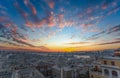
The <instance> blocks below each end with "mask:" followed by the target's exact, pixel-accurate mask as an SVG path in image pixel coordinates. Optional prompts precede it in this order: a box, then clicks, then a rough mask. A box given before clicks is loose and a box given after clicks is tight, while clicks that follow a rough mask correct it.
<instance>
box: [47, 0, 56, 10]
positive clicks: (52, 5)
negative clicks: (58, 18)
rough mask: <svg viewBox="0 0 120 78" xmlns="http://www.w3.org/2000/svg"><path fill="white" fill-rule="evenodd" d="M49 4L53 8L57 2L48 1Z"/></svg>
mask: <svg viewBox="0 0 120 78" xmlns="http://www.w3.org/2000/svg"><path fill="white" fill-rule="evenodd" d="M48 5H49V7H50V8H51V9H53V8H54V6H55V3H54V2H53V1H51V2H48Z"/></svg>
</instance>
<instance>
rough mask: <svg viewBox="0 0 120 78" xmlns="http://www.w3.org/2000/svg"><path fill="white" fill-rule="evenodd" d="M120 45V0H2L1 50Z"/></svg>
mask: <svg viewBox="0 0 120 78" xmlns="http://www.w3.org/2000/svg"><path fill="white" fill-rule="evenodd" d="M116 48H120V0H0V49H12V50H34V51H42V52H73V51H93V50H104V49H116Z"/></svg>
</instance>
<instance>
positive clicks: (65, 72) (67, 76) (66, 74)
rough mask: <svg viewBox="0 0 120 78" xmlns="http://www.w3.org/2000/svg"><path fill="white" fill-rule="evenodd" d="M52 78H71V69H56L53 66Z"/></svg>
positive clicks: (56, 67)
mask: <svg viewBox="0 0 120 78" xmlns="http://www.w3.org/2000/svg"><path fill="white" fill-rule="evenodd" d="M52 73H53V78H73V77H72V76H73V72H72V69H71V68H69V67H62V68H60V67H58V66H53V70H52Z"/></svg>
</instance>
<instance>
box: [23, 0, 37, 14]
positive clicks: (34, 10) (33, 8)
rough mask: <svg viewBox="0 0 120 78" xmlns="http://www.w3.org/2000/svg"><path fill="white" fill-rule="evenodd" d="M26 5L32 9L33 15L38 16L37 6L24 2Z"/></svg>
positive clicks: (27, 1)
mask: <svg viewBox="0 0 120 78" xmlns="http://www.w3.org/2000/svg"><path fill="white" fill-rule="evenodd" d="M24 3H25V5H27V6H28V7H29V8H30V9H31V11H32V14H33V15H36V14H37V10H36V8H35V6H33V5H32V4H31V3H30V1H29V0H24Z"/></svg>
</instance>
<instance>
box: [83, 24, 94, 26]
mask: <svg viewBox="0 0 120 78" xmlns="http://www.w3.org/2000/svg"><path fill="white" fill-rule="evenodd" d="M81 26H82V27H91V26H94V25H93V24H81Z"/></svg>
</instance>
